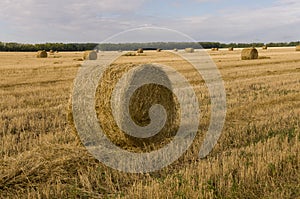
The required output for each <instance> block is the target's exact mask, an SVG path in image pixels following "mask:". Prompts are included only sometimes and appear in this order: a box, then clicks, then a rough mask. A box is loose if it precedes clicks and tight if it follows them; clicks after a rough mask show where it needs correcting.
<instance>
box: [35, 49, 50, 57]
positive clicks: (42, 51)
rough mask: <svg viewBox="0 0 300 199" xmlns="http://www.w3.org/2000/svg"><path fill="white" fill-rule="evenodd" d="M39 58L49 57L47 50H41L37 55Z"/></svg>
mask: <svg viewBox="0 0 300 199" xmlns="http://www.w3.org/2000/svg"><path fill="white" fill-rule="evenodd" d="M36 57H37V58H47V57H48V54H47V52H46V51H45V50H39V51H38V52H37V55H36Z"/></svg>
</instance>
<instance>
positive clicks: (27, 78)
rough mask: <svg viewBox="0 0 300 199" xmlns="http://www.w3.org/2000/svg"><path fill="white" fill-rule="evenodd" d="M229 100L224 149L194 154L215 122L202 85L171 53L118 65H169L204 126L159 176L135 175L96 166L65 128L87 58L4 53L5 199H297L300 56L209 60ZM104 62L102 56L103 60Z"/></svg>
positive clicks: (278, 51) (0, 166) (0, 127)
mask: <svg viewBox="0 0 300 199" xmlns="http://www.w3.org/2000/svg"><path fill="white" fill-rule="evenodd" d="M208 53H209V54H210V56H211V58H212V59H213V60H214V62H215V63H216V65H217V66H218V68H219V70H220V72H221V74H222V78H223V80H224V84H225V89H226V95H227V117H226V121H225V126H224V129H223V132H222V135H221V137H220V139H219V142H218V144H217V145H216V147H215V148H214V150H213V151H212V152H211V154H210V155H209V156H208V157H207V158H205V159H201V160H200V159H198V157H197V155H198V150H199V148H200V146H201V141H202V140H203V139H202V138H203V136H204V135H205V132H206V130H207V125H208V123H209V119H210V117H209V115H210V114H209V113H210V109H209V108H210V105H209V96H208V93H207V89H206V88H205V85H204V84H203V81H201V80H200V79H197V81H194V82H193V81H192V80H193V77H194V73H193V72H192V70H187V69H186V67H185V63H184V62H183V61H182V60H180V59H178V57H176V56H173V55H172V54H170V53H168V52H161V53H157V52H146V53H145V54H146V55H145V56H132V57H122V58H121V59H119V60H117V61H116V62H115V64H124V63H125V62H126V63H127V62H130V63H144V62H145V63H146V62H157V63H163V64H167V65H173V66H174V67H175V68H177V69H178V71H180V72H182V73H183V74H184V75H185V76H186V77H188V78H189V80H190V81H191V82H192V84H193V85H194V86H195V87H197V88H196V94H197V95H198V98H199V99H200V100H201V107H200V108H201V111H202V113H203V118H202V121H201V124H200V129H199V133H198V134H199V135H198V136H197V139H196V140H195V141H194V143H193V145H192V146H191V148H190V149H189V150H188V151H187V152H186V153H185V154H184V155H183V156H182V157H181V158H180V159H179V160H178V161H176V162H174V163H173V164H172V165H170V166H169V167H167V168H164V169H163V170H161V171H158V172H154V173H149V174H129V173H123V172H119V171H116V170H113V169H111V168H109V167H107V166H105V165H103V164H102V163H100V162H98V161H97V160H95V159H94V158H93V157H92V156H91V155H90V154H89V153H88V152H87V151H86V149H85V148H84V147H83V146H82V145H81V144H80V141H79V140H78V138H77V136H76V135H75V134H74V128H73V127H72V125H71V124H70V121H68V119H67V118H68V117H67V115H68V109H69V100H70V95H71V93H72V87H73V81H74V79H75V77H76V74H77V72H78V69H79V68H80V67H81V63H82V62H80V61H77V60H78V59H79V58H81V57H82V53H81V52H78V53H58V54H56V55H55V56H50V57H48V58H46V59H37V58H35V53H0V60H1V62H0V74H1V76H0V197H1V198H7V197H8V198H77V197H78V198H89V197H90V198H99V197H100V198H300V124H299V121H300V52H296V51H295V49H294V48H270V49H268V50H261V49H259V55H260V56H261V59H258V60H249V61H241V60H240V53H241V50H240V49H236V50H235V51H233V52H231V51H227V50H220V51H217V52H211V51H209V52H208ZM100 59H101V56H100Z"/></svg>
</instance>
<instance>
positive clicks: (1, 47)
mask: <svg viewBox="0 0 300 199" xmlns="http://www.w3.org/2000/svg"><path fill="white" fill-rule="evenodd" d="M264 45H267V46H268V47H286V46H297V45H300V41H297V42H280V43H267V44H264V43H229V44H224V43H219V42H151V43H120V44H112V43H106V44H101V45H99V44H97V43H44V44H21V43H15V42H9V43H5V42H0V51H2V52H3V51H4V52H19V51H20V52H34V51H38V50H46V51H50V50H53V51H85V50H93V49H98V50H103V51H118V50H122V51H130V50H136V49H138V48H150V49H152V48H153V49H157V48H160V49H163V50H172V49H175V48H176V49H185V48H195V49H199V48H204V49H210V48H229V47H233V48H246V47H262V46H264Z"/></svg>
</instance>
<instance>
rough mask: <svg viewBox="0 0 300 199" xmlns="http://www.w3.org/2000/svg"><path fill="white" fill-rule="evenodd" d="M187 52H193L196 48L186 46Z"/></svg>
mask: <svg viewBox="0 0 300 199" xmlns="http://www.w3.org/2000/svg"><path fill="white" fill-rule="evenodd" d="M185 52H186V53H193V52H195V50H194V48H186V49H185Z"/></svg>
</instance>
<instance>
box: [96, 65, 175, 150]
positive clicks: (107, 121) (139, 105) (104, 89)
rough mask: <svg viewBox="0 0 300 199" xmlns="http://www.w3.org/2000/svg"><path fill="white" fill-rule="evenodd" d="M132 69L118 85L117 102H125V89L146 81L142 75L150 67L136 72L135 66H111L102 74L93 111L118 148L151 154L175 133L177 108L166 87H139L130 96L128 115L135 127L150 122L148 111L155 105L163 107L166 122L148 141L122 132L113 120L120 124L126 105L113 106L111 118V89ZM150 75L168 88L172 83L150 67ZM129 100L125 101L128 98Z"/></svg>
mask: <svg viewBox="0 0 300 199" xmlns="http://www.w3.org/2000/svg"><path fill="white" fill-rule="evenodd" d="M131 69H133V70H134V71H133V74H132V75H131V76H130V77H129V78H127V79H126V80H127V82H126V83H125V84H122V85H121V88H119V89H118V90H117V91H116V96H117V99H124V98H126V95H128V89H129V88H130V87H131V85H133V83H134V82H136V79H139V78H145V76H144V75H143V72H144V71H145V70H149V68H143V69H138V70H137V65H134V64H113V65H111V66H110V67H109V68H108V69H107V70H106V71H105V72H104V74H103V76H102V78H101V80H100V82H99V85H98V88H97V93H96V101H95V104H96V112H97V117H98V119H99V121H100V124H101V127H102V129H103V131H104V132H105V134H106V135H107V137H108V138H109V139H110V140H111V141H112V142H113V143H114V144H115V145H117V146H119V147H121V148H124V149H127V150H131V151H151V150H153V149H154V148H156V149H157V148H159V147H160V146H163V145H164V144H166V142H169V141H171V140H172V137H173V136H174V135H175V134H176V132H177V130H178V128H179V127H178V123H179V122H178V121H177V120H178V118H179V105H178V103H177V98H176V97H175V96H174V94H173V92H172V91H171V90H169V89H168V88H167V87H164V86H162V85H157V84H147V85H144V86H142V87H140V88H138V89H137V90H136V91H135V92H134V94H133V95H132V96H131V97H130V104H129V113H130V116H131V118H132V120H133V121H134V122H135V123H136V124H137V125H138V126H147V125H149V124H150V123H151V120H150V117H149V110H150V108H151V107H152V106H153V105H155V104H160V105H162V106H163V107H164V108H165V110H166V112H167V121H166V123H165V125H164V127H163V128H162V129H161V131H160V132H159V133H158V134H156V135H155V136H153V137H150V138H137V137H133V136H130V135H128V134H126V133H125V132H123V131H122V130H121V129H120V128H119V127H118V125H117V122H116V121H121V123H122V122H123V118H124V117H125V115H124V114H125V113H124V110H125V109H126V108H128V107H126V105H125V104H122V103H123V102H122V103H121V106H118V107H116V110H118V112H117V117H116V118H115V117H114V116H113V113H112V110H111V100H112V96H113V90H114V89H115V88H116V85H117V83H118V81H119V80H120V78H121V77H122V76H123V75H124V74H126V73H127V72H128V71H129V70H131ZM151 70H152V72H153V74H155V76H156V77H157V78H160V79H161V80H163V81H164V82H165V84H167V85H168V87H170V88H171V82H170V80H169V78H168V76H167V74H166V73H165V72H164V71H163V70H162V69H160V68H156V67H154V68H151ZM127 99H128V98H127Z"/></svg>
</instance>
